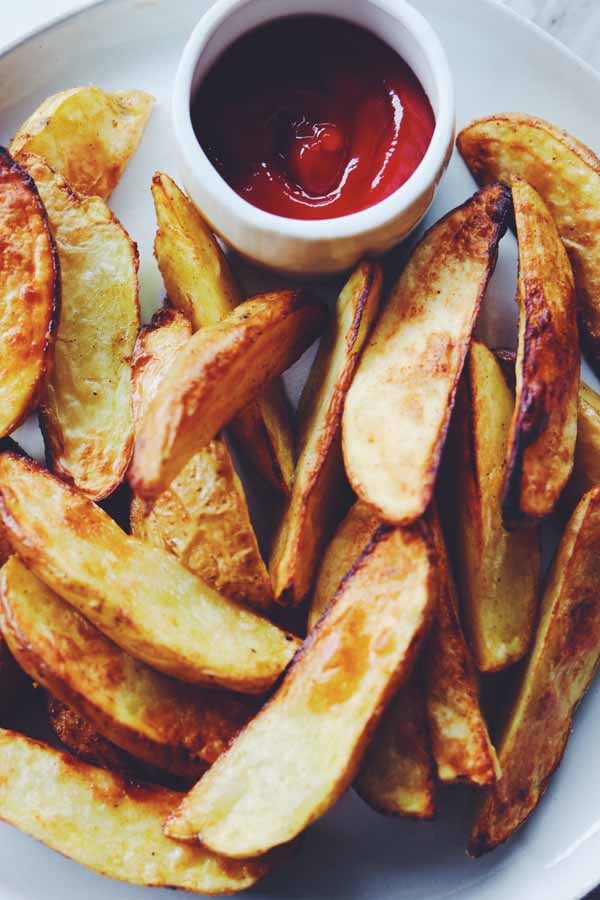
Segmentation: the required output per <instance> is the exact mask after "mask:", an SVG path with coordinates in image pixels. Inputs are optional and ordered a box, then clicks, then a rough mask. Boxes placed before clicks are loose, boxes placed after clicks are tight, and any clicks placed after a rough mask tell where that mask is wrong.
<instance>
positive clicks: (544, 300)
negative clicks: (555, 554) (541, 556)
mask: <svg viewBox="0 0 600 900" xmlns="http://www.w3.org/2000/svg"><path fill="white" fill-rule="evenodd" d="M511 190H512V196H513V206H514V211H515V222H516V227H517V236H518V241H519V283H518V301H519V306H520V314H519V349H518V353H517V363H516V380H517V383H516V400H515V409H514V412H513V416H512V421H511V424H510V431H509V436H508V447H507V468H506V474H505V483H504V497H503V504H502V510H503V516H504V521H505V523H506V524H507V525H508V526H510V527H513V526H515V525H516V524H518V523H522V522H528V521H529V522H531V521H537V520H540V519H543V518H545V517H547V516H548V515H550V513H551V512H552V511H553V509H554V507H555V506H556V503H557V502H558V499H559V497H560V495H561V494H562V492H563V489H564V487H565V485H566V483H567V481H568V480H569V477H570V475H571V471H572V469H573V457H574V453H575V441H576V437H577V409H578V394H579V368H580V358H579V340H578V335H577V318H576V309H575V285H574V282H573V273H572V271H571V264H570V263H569V258H568V256H567V254H566V251H565V248H564V247H563V244H562V242H561V240H560V237H559V234H558V231H557V230H556V226H555V224H554V221H553V220H552V216H551V215H550V212H549V210H548V208H547V207H546V205H545V204H544V202H543V200H542V199H541V198H540V196H539V194H538V193H537V192H536V191H535V190H534V189H533V188H532V187H531V186H530V185H528V184H527V182H525V181H523V180H522V179H521V178H513V179H512V180H511Z"/></svg>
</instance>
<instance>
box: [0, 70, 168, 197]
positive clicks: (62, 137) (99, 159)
mask: <svg viewBox="0 0 600 900" xmlns="http://www.w3.org/2000/svg"><path fill="white" fill-rule="evenodd" d="M153 104H154V99H153V98H152V97H151V96H150V95H149V94H146V93H144V91H117V92H116V93H114V94H107V93H106V91H103V90H101V88H99V87H92V86H90V87H76V88H72V89H71V90H68V91H61V92H60V93H59V94H54V95H53V96H52V97H48V99H47V100H44V102H43V103H42V105H41V106H39V107H38V108H37V109H36V111H35V112H34V113H33V114H32V115H31V116H30V117H29V118H28V119H27V121H26V122H25V123H24V124H23V125H22V126H21V128H20V129H19V131H18V132H17V133H16V135H15V136H14V138H13V139H12V141H11V144H10V151H11V153H12V154H18V153H35V154H36V155H37V156H41V157H42V158H43V159H45V160H46V162H47V163H48V165H50V166H52V168H53V169H54V170H55V171H56V172H58V173H59V174H60V175H63V176H64V178H65V179H66V180H67V181H68V182H69V184H70V185H71V187H72V188H74V190H76V191H78V192H79V193H80V194H84V195H85V196H88V197H91V196H96V197H101V198H102V199H104V200H106V199H107V198H108V197H109V195H110V194H111V193H112V192H113V190H114V189H115V187H116V186H117V184H118V182H119V179H120V178H121V175H122V174H123V172H124V170H125V167H126V165H127V163H128V162H129V159H130V157H131V156H132V155H133V153H134V152H135V149H136V147H137V145H138V144H139V142H140V139H141V137H142V134H143V131H144V128H145V127H146V122H147V121H148V118H149V116H150V113H151V112H152V106H153Z"/></svg>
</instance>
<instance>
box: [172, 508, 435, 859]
mask: <svg viewBox="0 0 600 900" xmlns="http://www.w3.org/2000/svg"><path fill="white" fill-rule="evenodd" d="M435 594H436V583H435V566H434V565H433V560H432V556H431V549H430V543H429V537H428V534H427V530H426V528H425V526H423V525H421V524H418V525H416V526H414V527H413V528H411V529H406V530H402V529H388V528H386V527H384V528H381V529H380V530H379V531H378V532H377V534H376V536H375V538H374V539H373V541H372V542H371V544H370V545H369V546H368V547H367V548H366V549H365V550H364V552H363V554H362V556H361V558H360V559H359V560H358V561H357V563H356V564H355V565H354V567H353V568H352V570H351V571H350V572H349V573H348V575H347V576H346V578H345V579H344V581H343V582H342V584H341V585H340V588H339V591H338V593H337V595H336V598H335V600H334V602H332V604H331V606H330V607H329V609H328V611H327V613H326V614H325V615H324V616H323V617H322V618H321V620H320V621H319V623H318V625H317V627H316V628H315V629H314V631H312V632H311V634H310V635H309V636H308V638H307V639H306V641H305V643H304V645H303V647H302V649H301V651H300V652H299V653H298V655H297V656H296V659H295V661H294V664H293V666H292V667H291V668H290V670H289V671H288V673H287V675H286V677H285V679H284V681H283V683H282V685H281V687H280V688H279V690H278V691H277V693H276V694H275V695H274V697H273V698H272V699H271V701H270V702H269V703H268V704H267V705H266V706H265V707H263V709H262V711H261V712H260V713H259V714H258V716H257V717H256V718H255V719H253V720H252V722H250V724H249V725H247V726H246V728H245V729H244V730H243V731H242V732H241V733H240V734H239V735H238V737H237V738H236V740H235V741H234V742H233V744H232V745H231V747H230V748H229V749H228V750H227V751H226V752H225V753H224V754H223V755H222V756H221V757H220V759H219V760H217V762H216V763H215V765H214V766H213V767H212V768H211V769H210V770H209V771H208V772H207V773H206V775H204V776H203V778H202V779H201V781H200V782H199V784H198V785H197V786H196V787H195V788H194V789H193V791H192V792H191V793H190V794H189V795H188V796H187V797H186V799H185V800H184V801H183V803H182V804H181V806H180V807H179V809H178V810H177V811H176V812H175V813H173V815H172V816H171V817H170V819H169V820H168V821H167V824H166V833H167V834H168V835H169V836H171V837H174V838H182V839H184V840H194V839H196V838H197V839H199V840H201V841H202V843H203V844H204V845H205V846H207V847H211V848H215V847H217V846H218V847H219V848H221V849H220V851H219V852H222V853H225V854H226V855H227V856H231V857H235V858H238V857H252V856H256V855H258V854H260V853H263V852H265V851H266V850H267V849H269V848H272V847H275V846H278V845H280V844H285V843H286V842H288V841H290V840H292V839H293V838H294V837H295V836H296V835H297V834H299V832H300V831H302V830H303V829H304V828H306V827H307V826H308V825H309V824H310V823H311V822H313V821H314V820H315V819H316V818H318V817H319V816H321V815H323V814H324V813H325V812H326V811H327V810H328V809H329V808H330V807H331V806H332V805H333V803H335V801H336V800H337V799H338V798H339V797H340V796H341V794H342V793H343V792H344V791H345V789H346V788H347V787H348V785H349V784H350V783H351V781H352V779H353V778H354V776H355V775H356V772H357V770H358V768H359V765H360V762H361V759H362V756H363V754H364V752H365V749H366V747H367V745H368V743H369V740H370V738H371V735H372V734H373V731H374V729H375V728H376V727H377V724H378V722H379V720H380V718H381V715H382V713H383V710H384V709H385V707H386V705H387V703H388V702H389V701H390V700H391V698H392V696H393V694H394V693H395V691H397V690H398V688H399V687H400V685H401V684H402V683H403V682H404V681H405V680H406V678H407V677H408V675H409V673H410V670H411V668H412V665H413V662H414V659H415V657H416V654H417V652H418V650H419V648H420V645H421V641H422V638H423V637H424V635H425V634H426V632H427V629H428V626H429V622H430V618H431V613H432V607H433V605H434V602H435ZM249 771H252V772H253V778H251V779H248V772H249Z"/></svg>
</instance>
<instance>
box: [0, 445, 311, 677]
mask: <svg viewBox="0 0 600 900" xmlns="http://www.w3.org/2000/svg"><path fill="white" fill-rule="evenodd" d="M0 517H1V518H2V519H3V521H4V524H5V526H6V528H7V530H8V532H9V537H10V541H11V544H12V546H13V548H14V549H15V552H16V553H18V555H19V556H20V557H21V559H22V560H23V562H24V563H25V565H26V566H27V567H28V568H29V569H30V570H31V571H32V572H34V574H36V575H37V576H38V578H40V579H41V580H43V581H44V583H46V584H47V585H48V586H49V587H51V588H52V589H53V590H54V591H55V592H56V593H57V594H58V595H59V596H60V597H62V598H63V599H64V600H66V601H67V603H70V604H71V605H72V606H74V607H75V608H76V609H78V610H79V612H81V614H82V615H84V616H85V617H86V618H87V619H89V620H90V621H91V622H92V623H93V624H94V625H96V627H97V628H98V629H100V631H102V632H103V633H104V634H105V635H106V636H107V637H108V638H110V639H111V640H113V641H114V642H115V643H117V644H118V645H119V646H120V647H122V649H124V650H126V651H127V652H129V653H130V654H131V655H132V656H134V657H136V658H137V659H140V660H141V661H142V662H145V663H147V664H148V665H150V666H152V667H153V668H155V669H158V670H159V671H161V672H163V673H164V674H166V675H170V676H172V677H173V678H177V679H179V680H181V681H187V682H190V683H195V684H204V685H208V686H214V685H221V686H222V687H225V688H231V689H232V690H239V691H240V692H242V693H262V692H263V691H265V690H268V689H269V688H270V687H271V686H272V685H273V683H274V682H275V681H276V679H277V678H278V676H279V675H280V674H281V672H282V671H283V669H284V668H285V667H286V665H287V664H288V662H289V661H290V659H291V658H292V656H293V654H294V651H295V648H296V647H297V645H298V643H299V642H298V640H297V639H296V638H294V637H293V636H292V635H289V634H286V633H285V632H283V631H281V630H280V629H279V628H277V627H276V626H275V625H272V624H271V623H270V622H268V621H267V620H266V619H263V618H261V617H260V616H258V615H257V614H256V613H253V612H251V611H250V610H246V609H244V608H243V607H241V606H238V605H237V604H235V603H233V602H232V601H230V600H227V599H226V598H225V597H222V596H221V595H220V594H218V593H217V592H216V591H214V590H213V589H212V588H209V587H208V585H205V584H204V583H203V582H202V581H200V579H198V578H197V577H196V576H195V575H193V574H192V573H191V572H188V570H187V569H185V568H184V567H183V566H182V565H181V563H179V562H178V561H177V560H176V559H174V558H173V557H172V556H171V555H170V554H168V553H165V552H164V551H162V550H159V549H158V548H156V547H151V546H149V545H148V544H144V543H142V542H141V541H139V540H137V539H136V538H133V537H130V536H129V535H127V534H125V532H123V531H122V530H121V529H120V528H119V526H118V525H117V524H116V523H115V522H113V520H112V519H111V518H110V517H109V516H108V514H107V513H105V512H104V511H103V510H102V509H100V508H99V507H98V506H96V505H95V504H94V503H92V502H91V501H89V500H87V499H86V498H85V497H84V496H83V495H82V494H81V493H79V492H78V491H77V490H76V489H75V488H73V487H71V486H69V485H67V484H64V483H63V482H61V481H59V479H58V478H55V477H54V476H52V475H51V474H50V473H48V472H45V471H44V470H43V469H41V468H39V467H38V466H37V465H35V464H34V463H32V462H30V461H27V460H22V459H18V458H17V457H16V456H14V455H13V454H10V453H4V454H2V455H0ZM217 637H218V639H217Z"/></svg>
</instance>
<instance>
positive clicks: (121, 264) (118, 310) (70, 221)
mask: <svg viewBox="0 0 600 900" xmlns="http://www.w3.org/2000/svg"><path fill="white" fill-rule="evenodd" d="M20 160H21V162H22V164H23V165H24V166H25V168H26V169H27V171H28V172H29V174H30V175H31V176H32V178H33V179H34V180H35V183H36V185H37V188H38V191H39V192H40V196H41V198H42V200H43V202H44V205H45V207H46V211H47V213H48V219H49V221H50V228H51V230H52V234H53V236H54V239H55V241H56V244H57V247H58V255H59V259H60V268H61V277H62V305H61V314H60V323H59V326H58V334H57V342H56V348H55V358H54V368H53V370H52V374H51V377H50V380H49V382H48V385H47V388H46V392H45V394H44V396H43V398H42V406H41V414H40V424H41V427H42V431H43V433H44V440H45V443H46V452H47V456H48V459H49V461H50V463H51V466H52V468H53V470H54V471H55V472H56V473H57V474H59V475H60V476H61V477H62V478H64V479H65V480H67V481H70V482H72V483H74V484H76V485H77V487H78V488H79V489H80V490H82V491H83V492H84V493H85V494H86V496H88V497H90V498H92V499H100V498H102V497H106V496H107V495H108V494H110V493H112V491H113V490H114V489H115V488H116V487H117V485H118V484H119V483H120V482H121V481H122V480H123V477H124V476H125V473H126V471H127V466H128V465H129V460H130V457H131V452H132V449H133V414H132V408H131V354H132V352H133V346H134V343H135V338H136V335H137V332H138V328H139V304H138V280H137V268H138V256H137V249H136V246H135V244H134V243H133V241H132V240H131V238H130V237H129V235H128V234H127V232H126V231H125V229H124V228H123V227H122V226H121V225H120V223H119V222H118V221H117V219H116V218H115V217H114V215H113V214H112V213H111V211H110V210H109V208H108V206H106V204H105V203H104V201H103V200H100V199H99V198H97V197H89V198H86V197H83V196H82V195H80V194H77V193H75V192H74V191H73V189H72V188H71V187H70V186H69V185H68V184H67V182H66V181H65V180H64V179H63V178H62V177H61V176H60V175H58V174H57V173H56V172H54V171H53V170H52V169H51V168H49V166H47V165H46V163H45V162H44V161H43V160H42V159H40V158H39V157H35V156H31V155H24V156H21V157H20Z"/></svg>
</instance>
